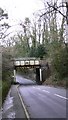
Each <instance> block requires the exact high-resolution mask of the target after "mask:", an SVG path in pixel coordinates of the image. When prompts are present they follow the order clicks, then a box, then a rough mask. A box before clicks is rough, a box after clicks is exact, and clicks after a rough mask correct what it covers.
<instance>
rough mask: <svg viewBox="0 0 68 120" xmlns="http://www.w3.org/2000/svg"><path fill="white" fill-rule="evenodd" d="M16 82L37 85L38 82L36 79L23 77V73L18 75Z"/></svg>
mask: <svg viewBox="0 0 68 120" xmlns="http://www.w3.org/2000/svg"><path fill="white" fill-rule="evenodd" d="M16 82H18V83H19V84H21V85H35V84H36V81H34V80H33V81H32V80H29V79H26V78H23V76H21V75H16Z"/></svg>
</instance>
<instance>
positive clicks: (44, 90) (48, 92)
mask: <svg viewBox="0 0 68 120" xmlns="http://www.w3.org/2000/svg"><path fill="white" fill-rule="evenodd" d="M42 91H43V92H47V93H50V92H49V91H47V90H42Z"/></svg>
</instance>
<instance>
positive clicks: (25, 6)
mask: <svg viewBox="0 0 68 120" xmlns="http://www.w3.org/2000/svg"><path fill="white" fill-rule="evenodd" d="M0 7H2V8H3V9H4V10H6V11H7V13H8V16H9V20H10V22H12V23H16V22H18V21H20V20H23V19H24V18H25V17H31V15H32V13H34V12H36V11H37V10H39V9H42V8H43V7H44V4H43V2H42V0H0Z"/></svg>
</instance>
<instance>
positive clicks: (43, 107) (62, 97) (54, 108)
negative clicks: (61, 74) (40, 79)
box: [16, 76, 68, 118]
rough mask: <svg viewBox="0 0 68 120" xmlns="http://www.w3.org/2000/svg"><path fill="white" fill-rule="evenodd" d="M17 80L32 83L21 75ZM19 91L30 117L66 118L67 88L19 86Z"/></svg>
mask: <svg viewBox="0 0 68 120" xmlns="http://www.w3.org/2000/svg"><path fill="white" fill-rule="evenodd" d="M16 80H17V81H18V82H20V83H23V84H32V83H34V82H32V81H31V82H30V80H27V79H25V78H22V77H21V76H16ZM18 90H19V93H20V95H21V97H22V100H23V101H24V104H25V106H26V109H27V111H28V114H29V116H30V118H66V111H67V110H66V101H68V98H67V97H66V90H65V89H63V88H55V87H49V86H41V85H32V86H29V85H28V86H22V85H21V86H19V88H18Z"/></svg>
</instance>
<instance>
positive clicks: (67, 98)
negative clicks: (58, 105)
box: [54, 94, 68, 100]
mask: <svg viewBox="0 0 68 120" xmlns="http://www.w3.org/2000/svg"><path fill="white" fill-rule="evenodd" d="M54 95H56V96H58V97H60V98H63V99H65V100H68V98H66V97H63V96H61V95H58V94H54Z"/></svg>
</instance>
